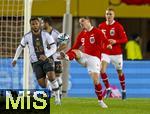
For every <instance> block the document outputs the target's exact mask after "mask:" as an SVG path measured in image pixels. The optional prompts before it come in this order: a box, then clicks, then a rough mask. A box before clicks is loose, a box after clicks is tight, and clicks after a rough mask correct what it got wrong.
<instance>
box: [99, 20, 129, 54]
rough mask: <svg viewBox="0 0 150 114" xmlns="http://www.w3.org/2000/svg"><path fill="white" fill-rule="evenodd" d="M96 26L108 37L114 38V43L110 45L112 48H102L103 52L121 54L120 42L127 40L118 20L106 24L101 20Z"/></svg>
mask: <svg viewBox="0 0 150 114" xmlns="http://www.w3.org/2000/svg"><path fill="white" fill-rule="evenodd" d="M98 27H99V29H100V30H101V31H102V32H103V33H104V34H105V35H106V37H107V38H108V39H114V40H116V44H114V45H112V49H111V50H109V49H107V48H104V49H103V53H106V54H109V55H118V54H122V49H121V44H124V43H126V42H127V41H128V39H127V35H126V33H125V31H124V28H123V26H122V25H121V24H120V23H119V22H116V21H114V23H113V24H111V25H108V24H107V23H106V22H103V23H101V24H99V26H98Z"/></svg>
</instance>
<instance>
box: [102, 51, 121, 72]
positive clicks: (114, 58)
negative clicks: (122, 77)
mask: <svg viewBox="0 0 150 114" xmlns="http://www.w3.org/2000/svg"><path fill="white" fill-rule="evenodd" d="M101 61H106V62H107V63H110V62H112V64H113V65H114V66H115V68H116V69H117V70H122V67H123V56H122V54H120V55H108V54H104V53H102V59H101Z"/></svg>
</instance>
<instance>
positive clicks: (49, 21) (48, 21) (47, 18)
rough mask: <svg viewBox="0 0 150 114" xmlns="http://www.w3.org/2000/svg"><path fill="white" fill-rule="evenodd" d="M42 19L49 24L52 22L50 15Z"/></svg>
mask: <svg viewBox="0 0 150 114" xmlns="http://www.w3.org/2000/svg"><path fill="white" fill-rule="evenodd" d="M43 21H44V23H48V24H49V25H51V24H52V19H51V18H50V17H45V18H44V19H43Z"/></svg>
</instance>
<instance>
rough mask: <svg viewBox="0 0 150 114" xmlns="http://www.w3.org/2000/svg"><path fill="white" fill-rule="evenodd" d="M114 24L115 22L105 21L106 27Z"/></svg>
mask: <svg viewBox="0 0 150 114" xmlns="http://www.w3.org/2000/svg"><path fill="white" fill-rule="evenodd" d="M114 22H115V20H110V21H108V20H107V21H106V24H107V25H112V24H114Z"/></svg>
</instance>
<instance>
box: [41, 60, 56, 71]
mask: <svg viewBox="0 0 150 114" xmlns="http://www.w3.org/2000/svg"><path fill="white" fill-rule="evenodd" d="M43 70H44V72H45V73H46V74H47V72H50V71H54V60H53V58H51V57H50V58H49V60H47V61H45V62H44V64H43Z"/></svg>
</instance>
